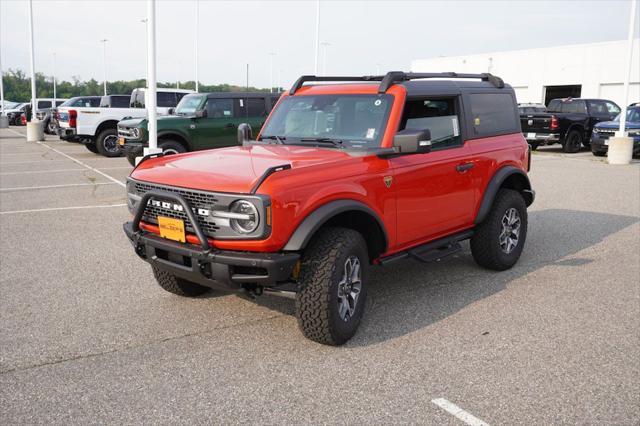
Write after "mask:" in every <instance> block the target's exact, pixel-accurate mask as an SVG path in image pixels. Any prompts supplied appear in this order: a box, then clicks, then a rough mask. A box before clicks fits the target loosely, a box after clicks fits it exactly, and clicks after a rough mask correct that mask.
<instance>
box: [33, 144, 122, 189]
mask: <svg viewBox="0 0 640 426" xmlns="http://www.w3.org/2000/svg"><path fill="white" fill-rule="evenodd" d="M38 143H39V144H40V145H42V146H44V147H46V148H49V149H50V150H51V151H53V152H56V153H58V154H60V155H62V156H63V157H66V158H68V159H69V160H71V161H73V162H74V163H77V164H80V165H81V166H83V167H86V168H87V169H89V170H92V171H94V172H96V173H98V174H99V175H102V176H104V177H106V178H107V179H109V180H110V181H112V182H115V183H117V184H118V185H120V186H121V187H123V188H124V187H125V186H126V185H125V184H124V183H122V182H120V181H119V180H118V179H116V178H114V177H111V176H109V175H108V174H106V173H103V172H101V171H100V170H98V169H96V168H95V167H91V166H90V165H88V164H86V163H83V162H82V161H80V160H77V159H75V158H73V157H72V156H70V155H67V154H65V153H64V152H62V151H59V150H57V149H55V148H53V147H50V146H49V145H47V144H46V143H44V142H38Z"/></svg>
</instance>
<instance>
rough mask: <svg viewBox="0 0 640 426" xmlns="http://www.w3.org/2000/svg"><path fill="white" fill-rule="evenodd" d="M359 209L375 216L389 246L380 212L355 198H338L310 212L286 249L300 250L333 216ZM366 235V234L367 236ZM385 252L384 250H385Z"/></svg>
mask: <svg viewBox="0 0 640 426" xmlns="http://www.w3.org/2000/svg"><path fill="white" fill-rule="evenodd" d="M354 210H355V211H359V212H363V213H366V214H368V215H370V216H371V217H373V218H374V219H375V220H376V222H377V223H378V226H379V227H380V229H381V230H382V234H383V238H384V247H385V250H386V247H388V244H389V238H388V236H387V230H386V229H385V227H384V223H383V222H382V219H380V217H379V216H378V214H377V213H376V212H375V211H373V210H372V209H371V208H370V207H369V206H367V205H366V204H364V203H361V202H359V201H355V200H336V201H331V202H329V203H327V204H324V205H322V206H320V207H318V208H317V209H316V210H314V211H313V212H312V213H311V214H309V215H308V216H307V217H306V218H305V219H304V220H303V221H302V222H301V223H300V225H298V227H297V228H296V230H295V231H294V232H293V234H292V235H291V237H290V238H289V241H288V242H287V244H286V245H285V246H284V248H283V250H284V251H299V250H302V249H304V248H305V247H306V246H307V244H308V243H309V241H310V240H311V238H312V237H313V235H314V234H315V233H316V231H317V230H318V229H320V227H321V226H322V225H324V224H325V223H327V221H329V220H330V219H331V218H333V217H335V216H337V215H338V214H340V213H344V212H347V211H354ZM365 237H366V236H365ZM383 252H384V250H383Z"/></svg>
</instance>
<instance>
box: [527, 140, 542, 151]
mask: <svg viewBox="0 0 640 426" xmlns="http://www.w3.org/2000/svg"><path fill="white" fill-rule="evenodd" d="M529 145H530V146H531V151H535V150H537V149H538V147H539V146H540V144H539V143H537V142H531V143H529Z"/></svg>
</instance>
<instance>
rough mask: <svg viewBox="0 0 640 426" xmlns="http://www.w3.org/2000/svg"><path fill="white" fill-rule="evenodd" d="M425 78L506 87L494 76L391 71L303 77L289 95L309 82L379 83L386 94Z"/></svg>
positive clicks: (380, 88)
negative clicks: (467, 80)
mask: <svg viewBox="0 0 640 426" xmlns="http://www.w3.org/2000/svg"><path fill="white" fill-rule="evenodd" d="M423 78H474V79H480V80H482V81H488V82H490V83H491V84H492V85H493V86H495V87H497V88H499V89H502V88H503V87H504V81H502V79H501V78H500V77H497V76H495V75H493V74H489V73H482V74H461V73H456V72H433V73H411V72H409V73H407V72H403V71H389V72H388V73H387V74H386V75H364V76H358V77H345V76H338V77H329V76H315V75H303V76H302V77H300V78H299V79H298V80H296V82H295V83H294V84H293V86H292V87H291V89H290V90H289V94H290V95H293V94H295V93H296V92H297V91H298V90H299V89H300V88H301V87H302V86H303V85H304V83H306V82H309V81H368V82H372V81H379V82H380V86H379V87H378V93H386V91H387V90H389V88H390V87H391V86H392V85H393V84H394V83H397V82H401V81H409V80H418V79H423Z"/></svg>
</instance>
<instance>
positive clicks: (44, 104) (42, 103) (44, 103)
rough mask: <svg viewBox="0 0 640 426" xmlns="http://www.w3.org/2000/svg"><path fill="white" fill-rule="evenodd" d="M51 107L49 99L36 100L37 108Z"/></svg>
mask: <svg viewBox="0 0 640 426" xmlns="http://www.w3.org/2000/svg"><path fill="white" fill-rule="evenodd" d="M47 108H51V101H38V109H47Z"/></svg>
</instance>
